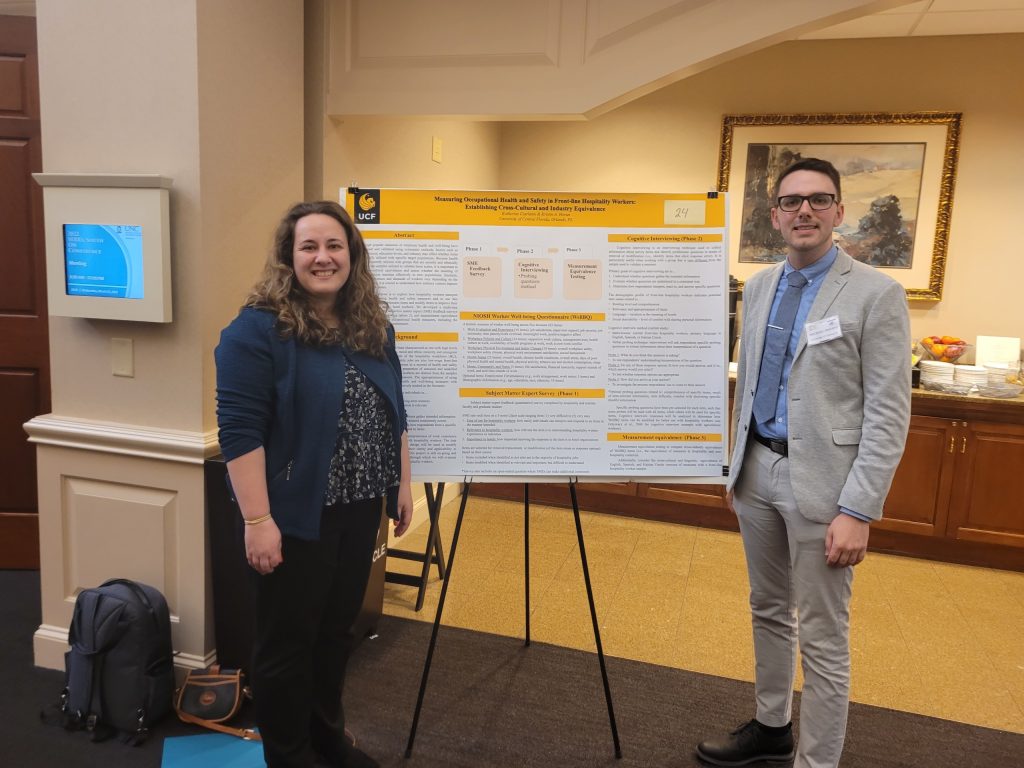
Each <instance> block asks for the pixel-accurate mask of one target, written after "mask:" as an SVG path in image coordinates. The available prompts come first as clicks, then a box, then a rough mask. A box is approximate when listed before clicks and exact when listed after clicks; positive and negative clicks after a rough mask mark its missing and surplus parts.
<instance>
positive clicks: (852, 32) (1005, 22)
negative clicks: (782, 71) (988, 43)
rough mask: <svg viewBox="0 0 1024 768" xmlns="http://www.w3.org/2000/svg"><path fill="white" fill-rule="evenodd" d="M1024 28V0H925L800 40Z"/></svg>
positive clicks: (831, 28) (962, 32) (944, 33)
mask: <svg viewBox="0 0 1024 768" xmlns="http://www.w3.org/2000/svg"><path fill="white" fill-rule="evenodd" d="M1010 32H1024V0H922V1H921V2H916V3H908V4H907V5H902V6H900V7H898V8H893V9H892V10H889V11H882V12H881V13H875V14H871V15H868V16H861V17H860V18H859V19H854V20H853V21H847V22H844V23H843V24H837V25H836V26H834V27H828V28H826V29H819V30H817V31H815V32H810V33H808V34H805V35H801V36H800V39H801V40H828V39H836V38H856V37H926V36H935V35H984V34H994V33H1010Z"/></svg>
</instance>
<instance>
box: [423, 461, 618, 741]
mask: <svg viewBox="0 0 1024 768" xmlns="http://www.w3.org/2000/svg"><path fill="white" fill-rule="evenodd" d="M472 484H473V482H472V480H466V481H465V482H464V483H463V486H462V502H461V503H460V504H459V517H458V520H456V521H455V533H454V534H453V535H452V548H451V549H450V550H449V551H448V569H447V570H448V573H447V576H448V577H447V578H446V579H445V580H444V581H443V582H442V583H441V598H440V600H438V603H437V615H436V616H434V629H433V630H432V631H431V633H430V645H429V646H428V647H427V659H426V661H425V662H424V664H423V677H422V679H421V680H420V692H419V695H418V696H417V697H416V711H415V713H414V714H413V716H412V728H410V730H409V743H408V744H406V747H405V756H406V757H407V758H409V757H412V745H413V742H414V741H415V740H416V728H417V726H418V725H419V722H420V710H421V709H422V708H423V697H424V695H425V694H426V692H427V677H428V676H429V675H430V662H431V661H432V660H433V658H434V646H435V645H436V644H437V630H438V628H439V627H440V626H441V612H442V611H443V610H444V599H445V597H446V596H447V594H448V585H449V584H450V583H451V575H452V564H453V563H454V562H455V549H456V547H458V545H459V531H460V530H461V529H462V517H463V515H465V514H466V502H467V501H469V488H470V486H471V485H472ZM602 664H603V662H602ZM603 668H604V667H603V666H602V669H603ZM606 689H607V684H606ZM610 701H611V700H610V699H609V702H610Z"/></svg>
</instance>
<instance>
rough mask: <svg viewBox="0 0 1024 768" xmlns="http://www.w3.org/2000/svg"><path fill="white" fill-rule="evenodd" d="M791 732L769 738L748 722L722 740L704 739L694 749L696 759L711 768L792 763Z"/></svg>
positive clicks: (764, 732) (764, 731) (752, 722)
mask: <svg viewBox="0 0 1024 768" xmlns="http://www.w3.org/2000/svg"><path fill="white" fill-rule="evenodd" d="M793 755H794V750H793V731H792V730H788V731H786V732H785V733H782V734H780V735H777V736H775V735H772V734H770V733H768V732H767V731H766V730H764V728H763V727H762V726H761V724H760V723H759V722H757V720H751V721H750V722H749V723H745V724H744V725H741V726H740V727H739V728H737V729H736V730H735V731H733V732H732V733H730V734H729V735H728V736H726V737H725V738H724V739H708V740H707V741H702V742H701V743H700V744H698V745H697V757H698V758H700V759H701V760H703V761H704V762H705V763H710V764H711V765H724V766H732V765H750V764H751V763H757V762H772V763H785V762H788V761H789V760H792V759H793Z"/></svg>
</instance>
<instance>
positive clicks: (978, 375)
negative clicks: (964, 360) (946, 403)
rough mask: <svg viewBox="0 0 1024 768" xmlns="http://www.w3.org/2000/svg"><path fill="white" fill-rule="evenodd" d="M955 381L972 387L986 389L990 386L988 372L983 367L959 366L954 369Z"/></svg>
mask: <svg viewBox="0 0 1024 768" xmlns="http://www.w3.org/2000/svg"><path fill="white" fill-rule="evenodd" d="M953 381H955V382H956V383H957V384H969V385H971V386H972V387H979V386H980V387H984V386H985V385H987V384H988V370H987V369H986V368H985V366H983V365H957V366H955V368H954V373H953Z"/></svg>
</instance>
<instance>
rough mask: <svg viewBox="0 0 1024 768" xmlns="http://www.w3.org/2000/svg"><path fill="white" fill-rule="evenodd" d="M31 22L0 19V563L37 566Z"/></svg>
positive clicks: (40, 362)
mask: <svg viewBox="0 0 1024 768" xmlns="http://www.w3.org/2000/svg"><path fill="white" fill-rule="evenodd" d="M37 62H38V59H37V55H36V24H35V19H34V18H32V17H28V16H0V568H38V567H39V522H38V521H39V518H38V515H37V506H36V459H35V448H34V446H32V445H31V444H30V443H28V442H27V440H26V435H25V431H24V429H23V428H22V425H23V424H24V423H25V422H26V421H28V420H29V419H31V418H32V417H33V416H37V415H38V414H40V413H46V412H48V411H49V410H50V362H49V345H48V341H47V318H46V272H45V265H44V259H43V198H42V190H40V189H39V187H38V185H37V184H36V183H35V181H33V179H32V173H33V172H38V171H41V170H42V152H41V150H40V146H39V143H40V130H39V73H38V63H37Z"/></svg>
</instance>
